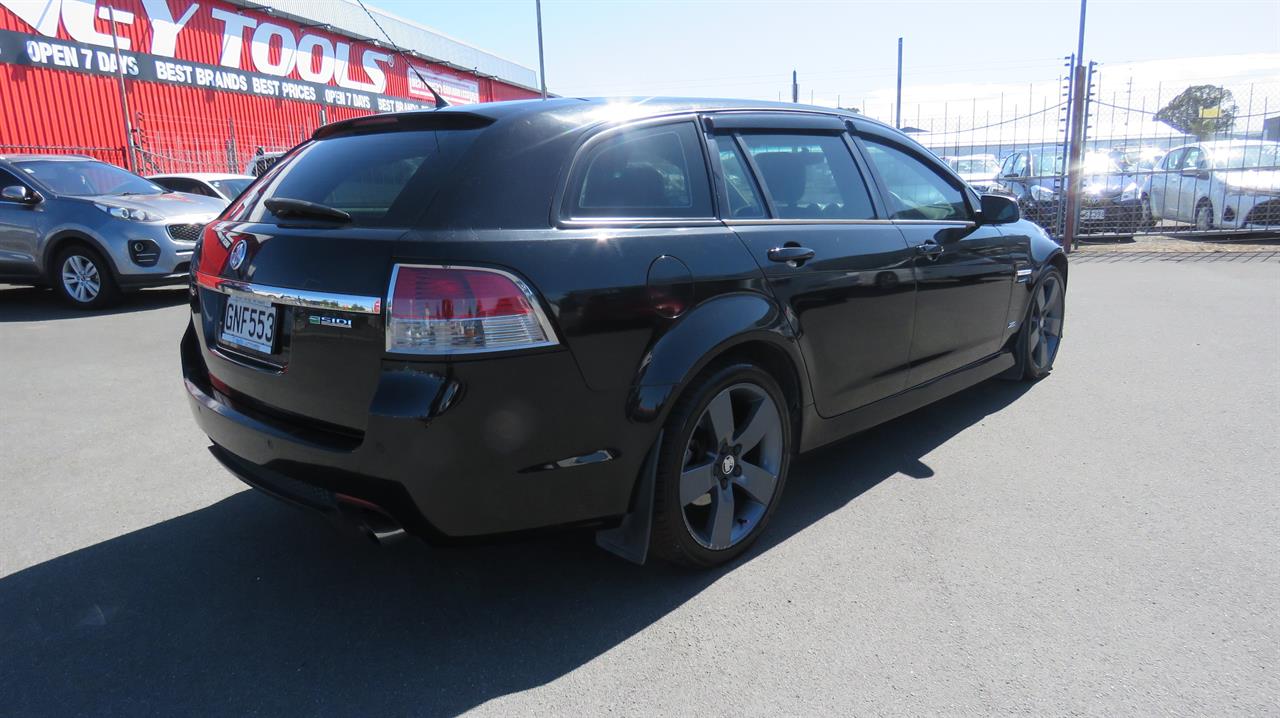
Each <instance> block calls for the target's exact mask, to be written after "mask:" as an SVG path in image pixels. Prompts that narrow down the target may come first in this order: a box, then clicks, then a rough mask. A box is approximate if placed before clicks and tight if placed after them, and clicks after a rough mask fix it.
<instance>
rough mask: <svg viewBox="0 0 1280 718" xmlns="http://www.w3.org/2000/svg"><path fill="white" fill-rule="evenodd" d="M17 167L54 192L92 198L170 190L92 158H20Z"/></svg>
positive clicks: (161, 192)
mask: <svg viewBox="0 0 1280 718" xmlns="http://www.w3.org/2000/svg"><path fill="white" fill-rule="evenodd" d="M14 164H15V165H17V167H18V169H20V170H22V171H23V172H25V173H26V174H27V175H29V176H31V177H34V178H35V179H36V181H37V182H38V183H40V184H43V185H44V186H45V187H48V188H49V189H51V190H53V191H54V192H55V193H56V194H61V195H68V196H71V197H92V196H96V195H104V194H115V195H120V194H164V193H165V192H168V191H169V190H167V189H165V188H164V187H161V186H160V185H158V184H156V183H155V182H152V181H151V180H148V179H143V178H142V177H139V176H138V175H136V174H134V173H132V172H129V171H128V170H123V169H120V168H119V167H116V166H115V165H109V164H107V163H106V162H95V161H93V160H21V161H18V162H15V163H14Z"/></svg>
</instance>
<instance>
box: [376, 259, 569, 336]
mask: <svg viewBox="0 0 1280 718" xmlns="http://www.w3.org/2000/svg"><path fill="white" fill-rule="evenodd" d="M401 267H408V268H410V269H464V270H467V271H469V272H490V273H493V274H498V275H501V276H503V277H506V278H507V279H509V280H511V282H512V283H513V284H515V285H516V287H517V288H519V290H520V291H521V292H523V293H524V295H525V297H526V298H527V299H528V300H529V304H530V305H531V306H532V307H533V312H534V316H535V317H536V318H537V320H538V326H539V327H541V328H542V333H543V335H544V336H546V337H547V340H546V341H542V342H535V343H531V344H523V345H521V346H518V347H494V348H492V349H490V348H487V347H486V348H483V349H460V350H457V351H451V352H415V351H405V350H403V349H400V350H393V349H392V348H391V311H392V303H393V302H394V299H395V288H396V278H397V277H399V276H400V268H401ZM385 325H386V326H385V327H384V329H383V348H384V349H385V350H386V353H387V354H389V355H391V356H406V357H441V358H448V357H453V356H461V355H473V354H497V353H501V352H518V351H526V350H529V349H544V348H547V347H554V346H559V345H560V338H559V337H557V336H556V332H555V329H554V328H552V326H551V320H550V319H549V318H547V313H546V312H545V311H543V309H542V302H540V301H539V300H538V295H537V293H535V292H534V291H533V288H532V287H530V286H529V285H528V283H527V282H525V281H524V280H523V279H521V278H520V277H517V276H516V275H514V274H512V273H511V272H508V271H506V270H502V269H495V268H494V267H479V266H475V265H470V264H410V263H400V262H397V263H396V264H395V265H394V266H392V267H391V281H390V282H389V283H388V284H387V321H386V322H385Z"/></svg>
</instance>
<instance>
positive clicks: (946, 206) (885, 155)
mask: <svg viewBox="0 0 1280 718" xmlns="http://www.w3.org/2000/svg"><path fill="white" fill-rule="evenodd" d="M866 144H867V152H868V154H870V155H871V162H872V163H874V164H875V166H876V169H877V170H879V171H880V177H881V178H882V179H883V180H884V183H885V189H887V190H888V191H889V203H890V207H889V211H890V212H891V213H892V217H893V219H932V220H968V219H969V206H968V205H967V204H965V201H964V192H963V191H962V190H961V189H960V188H958V187H956V186H954V185H952V184H951V182H950V181H948V180H947V179H946V178H944V177H943V176H942V175H941V174H939V173H938V172H937V171H936V170H934V168H932V167H930V166H929V165H927V164H925V163H924V162H923V161H921V160H920V159H918V158H916V157H915V156H914V155H911V154H909V153H907V152H904V151H903V150H900V149H898V148H897V147H894V146H892V145H888V144H883V143H880V142H877V141H875V140H870V139H868V140H866Z"/></svg>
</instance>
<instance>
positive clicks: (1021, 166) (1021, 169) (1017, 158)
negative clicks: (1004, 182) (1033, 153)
mask: <svg viewBox="0 0 1280 718" xmlns="http://www.w3.org/2000/svg"><path fill="white" fill-rule="evenodd" d="M1009 172H1010V173H1011V174H1010V176H1012V177H1022V176H1023V175H1025V174H1026V173H1027V155H1026V153H1023V152H1019V153H1018V154H1016V155H1014V156H1013V163H1012V164H1011V165H1010V170H1009Z"/></svg>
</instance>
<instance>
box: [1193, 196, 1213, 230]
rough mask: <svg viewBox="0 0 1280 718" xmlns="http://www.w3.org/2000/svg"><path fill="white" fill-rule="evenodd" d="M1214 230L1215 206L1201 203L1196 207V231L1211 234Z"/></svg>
mask: <svg viewBox="0 0 1280 718" xmlns="http://www.w3.org/2000/svg"><path fill="white" fill-rule="evenodd" d="M1212 230H1213V205H1212V204H1209V202H1207V201H1205V202H1201V203H1200V204H1199V205H1197V206H1196V231H1197V232H1209V231H1212Z"/></svg>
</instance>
